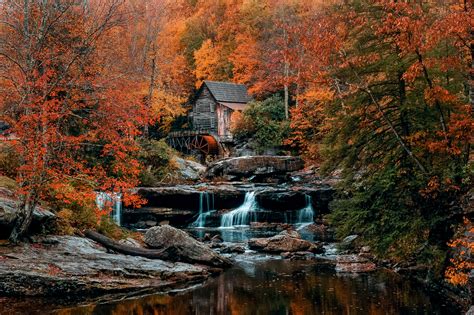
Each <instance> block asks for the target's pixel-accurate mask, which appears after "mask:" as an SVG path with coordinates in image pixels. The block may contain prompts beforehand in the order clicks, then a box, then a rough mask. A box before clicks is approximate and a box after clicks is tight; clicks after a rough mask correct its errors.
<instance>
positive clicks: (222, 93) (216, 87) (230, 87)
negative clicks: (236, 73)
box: [203, 81, 252, 104]
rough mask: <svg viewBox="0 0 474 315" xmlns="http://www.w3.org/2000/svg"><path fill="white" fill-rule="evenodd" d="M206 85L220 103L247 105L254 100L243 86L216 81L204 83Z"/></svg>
mask: <svg viewBox="0 0 474 315" xmlns="http://www.w3.org/2000/svg"><path fill="white" fill-rule="evenodd" d="M204 84H205V85H206V86H207V88H208V89H209V91H210V92H211V94H212V96H213V97H214V98H215V99H216V101H218V102H225V103H244V104H245V103H248V102H250V101H251V100H252V97H251V96H250V95H249V94H248V91H247V87H246V86H245V85H243V84H238V83H231V82H216V81H204V83H203V85H204Z"/></svg>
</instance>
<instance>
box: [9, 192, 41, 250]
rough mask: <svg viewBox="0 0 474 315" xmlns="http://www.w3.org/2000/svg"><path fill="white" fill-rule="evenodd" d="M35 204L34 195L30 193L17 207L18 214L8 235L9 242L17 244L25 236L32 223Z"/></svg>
mask: <svg viewBox="0 0 474 315" xmlns="http://www.w3.org/2000/svg"><path fill="white" fill-rule="evenodd" d="M36 204H37V198H36V194H35V193H31V194H29V195H27V196H26V197H25V199H24V200H23V202H22V203H21V204H20V205H19V211H18V213H19V214H18V218H17V219H16V221H15V226H14V227H13V230H12V232H11V234H10V238H9V239H10V242H12V243H17V242H18V241H20V240H21V239H22V238H23V237H24V236H25V235H26V233H27V232H28V229H29V227H30V225H31V222H32V221H33V212H34V211H35V207H36Z"/></svg>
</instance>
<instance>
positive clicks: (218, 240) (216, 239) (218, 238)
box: [211, 234, 224, 243]
mask: <svg viewBox="0 0 474 315" xmlns="http://www.w3.org/2000/svg"><path fill="white" fill-rule="evenodd" d="M223 241H224V240H223V239H222V237H221V236H220V235H219V234H216V235H214V236H213V237H212V238H211V243H222V242H223Z"/></svg>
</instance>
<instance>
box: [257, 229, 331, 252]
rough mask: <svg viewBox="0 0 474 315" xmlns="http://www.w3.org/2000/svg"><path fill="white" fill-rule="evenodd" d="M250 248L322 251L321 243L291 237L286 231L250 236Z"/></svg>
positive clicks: (263, 250)
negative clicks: (265, 235) (268, 235)
mask: <svg viewBox="0 0 474 315" xmlns="http://www.w3.org/2000/svg"><path fill="white" fill-rule="evenodd" d="M284 232H285V233H286V231H284ZM249 247H250V249H254V250H257V251H262V252H270V253H282V252H302V251H310V252H313V253H319V252H321V251H323V248H322V245H319V246H318V245H316V244H313V243H311V242H309V241H305V240H302V239H299V238H296V237H291V236H290V235H289V234H288V233H286V234H278V235H275V236H272V237H270V238H251V239H250V240H249Z"/></svg>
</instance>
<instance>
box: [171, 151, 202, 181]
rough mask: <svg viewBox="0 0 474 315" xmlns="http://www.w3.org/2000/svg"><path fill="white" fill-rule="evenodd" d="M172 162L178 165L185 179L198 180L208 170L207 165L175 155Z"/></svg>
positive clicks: (180, 173)
mask: <svg viewBox="0 0 474 315" xmlns="http://www.w3.org/2000/svg"><path fill="white" fill-rule="evenodd" d="M171 163H173V165H174V166H175V167H176V169H177V172H178V173H179V175H180V177H181V178H183V179H185V180H192V181H196V180H199V179H200V178H201V175H202V174H204V172H205V171H206V167H205V166H204V165H202V164H200V163H198V162H194V161H191V160H185V159H182V158H180V157H177V156H174V157H173V158H172V159H171Z"/></svg>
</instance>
